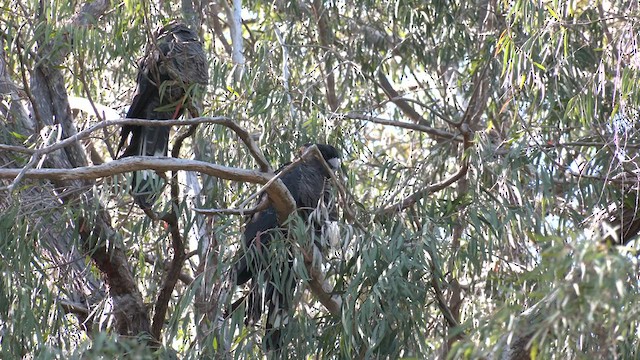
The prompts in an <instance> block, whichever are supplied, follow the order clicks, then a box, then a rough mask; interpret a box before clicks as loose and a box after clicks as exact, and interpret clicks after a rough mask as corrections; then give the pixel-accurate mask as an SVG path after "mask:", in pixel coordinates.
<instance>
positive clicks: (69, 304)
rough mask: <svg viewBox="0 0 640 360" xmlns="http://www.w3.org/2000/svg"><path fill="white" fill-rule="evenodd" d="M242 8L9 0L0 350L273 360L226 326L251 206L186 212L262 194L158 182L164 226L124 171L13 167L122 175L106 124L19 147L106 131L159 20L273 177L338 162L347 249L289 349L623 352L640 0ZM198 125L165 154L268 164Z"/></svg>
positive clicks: (303, 252)
mask: <svg viewBox="0 0 640 360" xmlns="http://www.w3.org/2000/svg"><path fill="white" fill-rule="evenodd" d="M239 3H240V1H233V2H230V1H222V2H217V1H216V2H210V3H201V2H197V1H196V2H193V3H191V2H188V1H182V2H181V3H180V5H177V4H173V3H171V2H162V3H160V4H158V3H150V2H132V1H124V2H113V3H109V2H107V1H100V0H97V1H95V2H93V3H86V4H85V3H82V2H56V1H54V2H35V1H26V2H25V1H13V0H3V2H2V4H1V8H2V16H1V17H0V30H1V31H0V33H1V37H0V39H1V40H0V44H2V49H1V50H2V51H1V52H0V55H1V57H0V65H2V66H0V91H1V93H2V98H1V102H0V121H1V122H0V124H1V126H0V143H1V144H2V145H0V164H1V165H2V166H1V167H0V179H2V180H0V186H2V187H1V189H0V210H1V211H2V212H1V213H0V273H1V274H2V276H0V343H1V346H0V357H1V358H7V359H11V358H20V357H23V356H26V357H31V358H43V359H44V358H53V357H61V356H65V357H71V358H79V357H86V358H92V357H93V356H95V357H96V358H99V357H103V358H104V357H109V356H115V355H117V354H129V355H131V356H132V357H134V358H136V357H145V356H152V355H151V354H155V355H158V354H160V355H161V356H163V357H171V358H173V357H178V358H213V357H229V358H258V357H260V356H262V355H263V349H262V347H261V342H262V335H263V328H262V327H261V326H260V324H257V325H249V326H246V325H245V324H244V314H243V312H242V309H240V310H239V311H235V312H233V313H231V314H229V313H227V310H228V309H229V307H230V304H231V303H232V302H233V301H234V300H236V299H237V298H238V297H239V296H241V294H242V291H243V290H242V289H235V288H234V286H232V285H231V282H230V275H229V273H230V269H231V268H232V267H233V264H234V263H235V262H236V261H237V260H238V258H237V256H236V252H237V250H238V248H239V247H240V241H241V239H242V230H243V224H244V221H245V219H244V216H241V215H238V214H231V213H230V212H229V211H227V212H220V213H218V214H216V215H214V216H208V215H203V214H202V213H200V212H197V211H195V210H194V209H195V208H215V209H239V208H243V209H247V208H250V207H251V206H253V205H252V204H253V202H252V201H248V202H247V201H246V200H247V199H249V198H250V197H252V195H254V194H255V193H256V191H257V190H258V189H259V188H260V185H258V184H254V183H251V182H246V181H240V180H238V179H234V178H228V179H223V178H218V177H215V176H211V175H210V174H209V175H207V174H204V173H199V172H187V171H176V172H175V173H174V172H167V177H168V178H171V177H172V176H174V174H175V178H174V179H176V180H175V181H176V184H177V186H176V188H175V189H169V188H167V189H165V192H164V197H163V198H162V199H161V200H160V201H158V202H157V203H156V208H155V210H156V211H157V212H158V213H160V214H163V213H164V214H174V215H175V217H174V218H171V217H167V218H164V219H152V218H151V217H149V216H148V214H146V213H144V212H143V211H141V210H140V209H139V208H138V207H137V206H135V205H134V204H133V201H132V198H131V196H130V195H129V194H128V191H129V186H128V184H127V179H128V178H129V175H127V174H121V173H120V172H113V173H109V174H108V175H106V176H105V175H99V176H94V177H87V178H83V179H74V180H69V179H66V178H63V177H60V176H58V177H55V176H52V175H50V174H49V175H47V174H44V175H42V176H40V177H39V178H35V175H33V174H31V173H30V172H29V171H23V172H19V174H16V172H9V170H12V169H18V170H17V171H19V169H23V168H27V169H39V168H61V169H67V168H72V167H86V168H88V169H91V168H95V167H97V166H104V165H106V164H108V163H110V162H115V161H118V160H117V159H116V157H117V156H116V154H115V153H114V148H115V146H116V145H117V141H118V134H119V129H120V127H119V126H107V127H104V128H101V129H98V130H96V131H94V132H92V133H91V136H88V137H85V138H83V139H82V140H81V141H79V142H69V144H68V145H67V146H66V147H64V148H62V149H57V150H55V151H51V152H49V151H46V153H42V152H37V151H36V152H33V151H32V150H35V149H47V146H50V145H53V144H56V143H58V142H60V141H63V139H65V138H67V137H69V136H72V135H73V134H74V133H76V131H81V130H83V129H88V128H90V127H91V126H93V125H95V124H98V123H100V122H101V121H103V120H104V119H105V118H107V119H116V118H119V117H121V116H122V115H123V114H124V113H125V110H126V107H127V106H128V104H129V103H130V101H131V96H132V93H133V90H134V88H135V77H136V72H137V65H136V64H137V60H138V59H139V58H140V57H141V56H143V54H144V52H145V48H146V46H147V44H148V42H149V39H150V37H151V34H152V33H153V31H154V29H155V28H156V27H157V26H159V25H162V24H165V23H168V22H169V21H170V20H173V19H179V20H181V21H183V22H185V23H187V24H188V25H189V26H191V27H192V28H194V29H198V32H199V33H200V35H201V37H202V39H203V43H204V47H205V51H206V53H207V54H208V56H209V61H210V65H209V84H208V87H207V91H206V93H205V94H204V97H203V104H202V106H201V107H202V109H201V110H202V116H207V117H218V116H225V117H227V118H229V119H232V120H233V121H234V122H235V123H236V124H238V125H239V126H240V127H241V128H243V129H245V130H246V131H248V132H249V133H250V134H252V135H253V136H252V138H254V139H259V140H256V142H257V144H258V146H259V148H260V149H261V150H262V152H263V153H264V155H265V157H266V159H267V160H268V161H269V163H270V164H271V166H272V167H273V168H277V167H279V166H280V165H281V164H283V163H286V162H288V161H291V160H292V159H294V158H296V157H297V156H298V155H299V154H298V150H297V149H298V148H299V147H300V146H302V145H303V144H306V143H310V142H321V143H328V144H332V145H334V146H336V147H337V148H338V149H339V150H340V152H341V154H342V160H343V167H342V171H340V173H339V174H338V182H337V183H334V188H335V191H334V192H335V193H336V196H337V198H338V206H339V208H340V219H339V221H338V222H337V224H336V228H334V229H333V234H334V235H333V237H334V238H335V237H336V236H337V237H338V241H337V243H338V244H337V246H336V247H334V248H333V249H331V250H328V251H326V252H325V254H323V255H322V257H321V258H322V260H320V256H319V255H318V254H316V258H315V261H316V263H317V262H319V261H321V262H322V265H321V273H322V274H323V277H324V278H325V280H326V284H325V289H324V291H325V292H326V294H325V295H329V297H331V296H333V298H332V299H331V300H330V301H337V303H338V304H339V305H340V307H339V310H338V311H337V312H332V311H331V310H330V308H329V307H330V306H328V305H327V303H326V301H320V299H319V296H321V295H319V292H318V290H317V289H314V291H308V289H307V288H308V286H301V287H299V288H298V290H297V292H296V301H297V306H296V311H295V316H293V317H292V318H291V319H290V320H289V324H288V325H287V327H286V337H287V339H288V340H289V341H290V344H289V346H288V347H287V348H286V350H285V351H286V356H287V357H289V358H303V357H308V358H311V357H312V356H314V357H315V356H317V357H319V358H346V359H351V358H446V357H449V358H505V359H522V358H558V359H564V358H623V359H628V358H637V357H638V356H639V355H638V352H639V351H638V348H639V347H640V343H639V341H638V330H637V329H638V328H639V327H640V323H639V322H638V319H639V316H638V314H639V313H640V305H639V303H638V301H637V298H638V296H639V295H640V294H639V292H640V289H639V288H638V260H637V251H638V245H637V243H636V237H637V236H636V235H637V232H638V229H639V228H640V220H639V219H638V216H637V215H636V214H637V209H638V201H637V198H638V196H637V191H639V189H640V186H638V184H639V182H640V180H639V178H638V176H639V174H640V170H638V168H639V166H638V165H640V163H639V161H638V157H637V150H638V148H639V147H640V137H639V136H638V126H637V123H636V118H637V113H638V111H637V109H638V106H640V97H639V96H638V94H636V90H637V84H638V75H639V72H638V70H639V67H640V57H639V55H638V40H639V39H638V32H639V31H638V30H639V29H638V24H637V17H638V15H639V14H640V13H639V9H638V6H637V3H635V2H629V1H620V2H615V3H612V2H599V1H597V2H594V3H589V2H584V1H574V2H563V1H547V2H529V1H524V0H515V1H491V0H487V1H485V0H478V1H471V2H467V1H444V2H423V1H399V0H398V1H393V2H386V1H385V2H379V1H368V0H365V1H359V2H335V1H320V0H315V1H312V2H305V1H288V0H276V1H271V2H263V1H245V2H243V3H242V4H241V6H242V11H241V12H240V15H241V17H242V26H241V27H240V26H237V24H234V21H233V14H234V10H236V11H237V10H238V9H237V8H235V9H234V7H237V6H238V5H240V4H239ZM9 14H11V15H9ZM238 29H239V30H238ZM238 31H241V39H242V43H239V42H237V39H238V37H236V40H235V41H234V40H233V39H234V36H233V35H234V34H236V33H237V32H238ZM234 49H237V50H241V51H242V55H243V56H238V54H236V55H235V56H234V55H233V50H234ZM67 105H69V106H70V107H71V109H72V111H71V112H69V111H68V106H67ZM67 115H68V116H67ZM188 128H189V127H188V126H175V127H174V132H173V136H172V139H174V140H176V139H178V138H184V139H185V140H184V143H182V141H180V144H181V148H180V146H177V147H175V144H176V141H174V142H172V144H171V145H170V146H172V147H174V150H175V149H176V148H180V151H179V156H178V157H180V158H182V159H196V160H200V161H205V162H209V163H213V164H219V165H223V166H227V167H231V168H239V169H258V167H259V164H258V163H257V161H256V158H255V157H254V156H253V155H252V153H251V151H250V149H249V148H248V147H247V145H246V143H245V142H244V141H241V139H240V136H238V133H237V132H235V131H232V129H230V128H229V127H228V126H224V124H222V125H221V124H220V123H214V121H210V122H208V123H206V122H205V123H202V124H200V125H199V126H198V127H197V128H196V129H195V132H194V133H193V134H191V133H186V131H187V130H188ZM182 135H184V136H182ZM174 155H177V154H175V153H174ZM3 171H6V172H3ZM125 173H128V172H125ZM175 190H179V194H177V193H175ZM172 191H173V194H172ZM300 220H301V219H299V218H296V217H295V216H292V217H291V218H290V219H289V221H287V225H286V226H288V227H289V229H290V231H289V234H290V236H289V239H288V240H289V241H291V242H292V243H293V244H295V245H296V246H294V247H293V250H292V252H293V255H294V257H295V258H296V260H297V261H296V264H295V265H294V272H296V274H297V275H298V276H300V277H301V278H303V279H306V281H304V283H305V284H307V283H311V282H312V280H313V279H316V278H317V274H315V275H314V274H312V273H310V271H309V270H310V269H309V267H307V266H305V265H304V264H305V262H306V263H308V262H309V261H308V260H309V250H310V248H311V244H312V241H311V240H310V239H309V233H310V231H309V228H308V225H306V224H305V222H304V221H300ZM94 226H95V227H94ZM92 229H93V230H92ZM95 229H98V230H95ZM326 236H327V237H330V236H331V235H326ZM177 239H179V240H180V242H179V243H177V242H176V241H177ZM323 240H327V241H328V240H329V239H323ZM333 240H335V239H333ZM287 249H288V247H284V246H283V247H277V246H276V247H274V249H272V250H273V251H274V252H276V253H279V254H281V255H283V254H284V253H285V252H286V251H287ZM118 259H120V260H121V259H124V263H118V262H117V261H116V260H118ZM176 259H177V260H176ZM176 262H178V263H179V264H178V266H177V267H176V266H174V264H175V263H176ZM176 270H177V272H176ZM172 274H173V275H172ZM116 275H117V276H116ZM174 275H175V281H177V282H176V283H175V286H172V285H171V284H170V281H168V280H167V279H171V278H172V276H174ZM114 276H115V277H114ZM321 280H322V279H321ZM129 285H131V286H129ZM327 285H330V286H329V288H327ZM127 286H129V287H127ZM125 288H127V289H129V290H131V289H135V291H133V293H126V294H125V292H124V290H125ZM163 302H165V303H166V304H167V306H168V308H167V311H166V314H165V313H164V312H163V310H162V306H159V304H161V303H163ZM143 313H146V314H147V315H148V317H149V319H146V320H145V319H140V318H139V317H137V316H139V314H143ZM123 314H124V315H123ZM131 314H133V315H131ZM145 321H146V323H145ZM149 321H151V323H152V324H151V326H149ZM132 329H138V330H140V329H143V330H144V329H146V331H140V332H139V331H134V330H132ZM155 355H154V356H155ZM271 355H274V356H283V357H284V356H285V355H284V354H271Z"/></svg>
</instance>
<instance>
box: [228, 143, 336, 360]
mask: <svg viewBox="0 0 640 360" xmlns="http://www.w3.org/2000/svg"><path fill="white" fill-rule="evenodd" d="M308 146H311V144H307V145H305V147H303V150H304V149H306V148H307V147H308ZM316 146H317V147H318V149H319V150H320V152H321V153H322V157H323V158H324V160H325V161H326V162H327V164H328V165H329V168H330V169H331V170H337V169H338V168H339V167H340V155H339V154H338V151H337V150H336V148H334V147H333V146H331V145H323V144H316ZM287 165H288V164H285V165H284V166H282V167H281V168H280V169H279V170H278V171H277V172H280V171H282V170H283V169H284V168H285V167H286V166H287ZM330 176H331V175H330V173H329V171H328V170H327V169H326V167H325V166H324V165H323V164H322V162H321V161H320V159H318V158H317V157H309V158H307V159H305V160H304V161H303V162H301V163H299V164H298V165H296V166H295V167H293V168H292V169H289V170H288V172H286V173H285V174H283V175H282V177H281V178H280V179H281V180H282V182H283V183H284V185H285V186H286V187H287V189H288V190H289V192H290V193H291V195H292V196H293V199H294V200H295V201H296V208H297V212H298V215H300V217H301V218H302V220H303V221H305V222H307V223H308V222H312V224H311V225H312V228H313V229H314V231H316V232H317V231H319V228H320V227H321V225H322V224H319V223H318V221H317V220H316V219H313V217H314V216H313V215H312V214H313V213H314V210H315V209H316V208H317V207H319V206H328V207H330V209H329V211H328V212H327V213H328V214H329V219H327V220H337V214H336V211H335V208H333V207H332V205H331V204H332V203H331V201H330V187H329V185H330V184H329V181H328V180H329V179H330ZM264 196H266V195H264ZM278 234H285V230H284V229H282V228H281V224H279V222H278V218H277V214H276V210H275V208H274V207H273V206H269V207H268V208H267V209H265V210H263V211H260V212H258V213H256V214H254V215H253V216H252V217H251V219H250V220H249V222H248V224H247V225H246V227H245V231H244V247H243V249H244V252H243V254H242V256H241V258H240V260H239V261H238V263H237V265H236V267H235V270H236V284H237V285H242V284H244V283H246V282H248V281H249V280H252V284H251V291H250V293H249V295H248V296H247V304H246V312H247V316H246V320H247V322H255V321H257V320H258V319H259V318H260V316H261V315H262V313H263V312H264V310H265V307H266V308H268V315H267V319H266V325H265V337H264V340H263V345H264V347H265V349H266V350H277V349H279V348H281V347H282V345H283V344H282V339H281V329H282V326H283V325H284V324H285V323H286V321H287V320H286V318H287V314H288V312H289V310H291V298H292V296H293V293H294V291H295V287H296V285H297V282H298V281H297V279H295V276H294V274H293V269H292V267H293V259H292V257H291V255H290V254H288V253H287V254H281V255H283V256H280V257H279V258H280V259H282V258H284V261H280V262H278V261H277V260H276V259H274V258H273V256H271V255H270V251H269V250H270V249H269V248H270V245H271V243H272V241H274V240H275V239H276V238H277V236H278ZM315 244H316V246H318V245H319V244H318V243H317V242H316V243H315ZM258 278H261V279H262V280H263V283H265V286H264V288H260V287H259V286H258V284H257V280H258ZM241 301H244V298H243V299H240V300H238V301H237V302H236V303H235V304H233V305H232V310H233V309H235V308H237V307H238V306H239V305H240V302H241Z"/></svg>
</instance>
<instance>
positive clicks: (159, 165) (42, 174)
mask: <svg viewBox="0 0 640 360" xmlns="http://www.w3.org/2000/svg"><path fill="white" fill-rule="evenodd" d="M139 170H156V171H176V170H184V171H196V172H200V173H203V174H207V175H210V176H213V177H217V178H221V179H225V180H234V181H243V182H250V183H257V184H266V183H269V184H268V186H263V187H262V189H263V190H266V192H267V194H268V195H269V198H270V200H271V201H272V203H273V205H274V207H275V208H276V211H277V212H278V217H280V218H282V219H286V218H287V217H288V216H289V214H291V213H292V212H293V211H294V210H295V201H294V200H293V198H292V197H291V194H290V193H289V191H288V190H287V188H286V187H285V186H284V184H283V183H282V181H279V180H277V179H276V180H273V181H270V180H271V179H273V177H274V175H273V174H269V173H262V172H260V171H257V170H245V169H238V168H231V167H227V166H221V165H216V164H211V163H208V162H204V161H197V160H187V159H176V158H169V157H144V156H130V157H126V158H123V159H118V160H114V161H111V162H108V163H105V164H102V165H95V166H83V167H77V168H71V169H67V168H62V169H53V168H47V169H28V170H26V171H24V177H26V178H31V179H47V180H89V179H91V180H93V179H98V178H104V177H109V176H113V175H117V174H122V173H126V172H131V171H139ZM22 171H23V170H22V169H0V179H7V178H15V177H16V176H18V174H20V173H21V172H22Z"/></svg>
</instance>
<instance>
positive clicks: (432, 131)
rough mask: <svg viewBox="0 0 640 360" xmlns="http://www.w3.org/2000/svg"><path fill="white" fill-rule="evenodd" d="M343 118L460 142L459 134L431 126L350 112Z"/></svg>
mask: <svg viewBox="0 0 640 360" xmlns="http://www.w3.org/2000/svg"><path fill="white" fill-rule="evenodd" d="M343 116H344V117H345V118H347V119H354V120H365V121H370V122H372V123H376V124H381V125H389V126H397V127H399V128H403V129H409V130H416V131H420V132H424V133H427V134H429V135H432V136H434V137H436V138H444V139H449V140H453V141H458V142H461V141H462V136H461V135H460V134H455V133H451V132H449V131H446V130H440V129H436V128H433V127H431V126H426V125H421V124H414V123H408V122H402V121H394V120H388V119H382V118H379V117H376V116H370V115H364V114H357V113H355V112H350V113H348V114H345V115H343Z"/></svg>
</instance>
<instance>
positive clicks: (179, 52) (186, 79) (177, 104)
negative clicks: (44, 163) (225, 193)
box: [117, 22, 208, 208]
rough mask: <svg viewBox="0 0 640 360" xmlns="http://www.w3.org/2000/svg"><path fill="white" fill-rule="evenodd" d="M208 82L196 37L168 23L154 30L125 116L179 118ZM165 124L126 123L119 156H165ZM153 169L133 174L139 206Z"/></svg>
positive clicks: (149, 199) (145, 203) (150, 193)
mask: <svg viewBox="0 0 640 360" xmlns="http://www.w3.org/2000/svg"><path fill="white" fill-rule="evenodd" d="M207 81H208V63H207V58H206V56H205V53H204V50H203V48H202V43H201V42H200V40H199V39H198V35H197V34H196V33H195V32H194V31H192V30H191V29H189V28H188V27H187V26H185V25H183V24H180V23H177V22H172V23H170V24H168V25H166V26H164V27H163V28H161V29H160V30H159V31H157V32H156V33H155V34H154V38H153V41H151V44H150V45H149V47H148V49H147V52H146V55H145V56H144V58H143V59H142V60H140V63H139V69H138V77H137V85H136V91H135V94H134V96H133V101H132V103H131V106H130V107H129V111H128V112H127V118H134V119H149V120H167V119H177V118H178V117H180V116H181V115H182V114H183V113H184V112H185V110H186V109H188V108H190V107H193V105H194V104H193V101H194V98H196V97H197V96H198V95H199V94H201V93H202V90H203V88H204V87H205V86H206V85H207ZM170 130H171V127H169V126H138V125H125V126H123V127H122V132H121V134H120V143H119V144H118V150H117V154H120V150H121V149H122V148H123V146H124V145H125V143H126V142H127V140H128V145H127V146H126V148H125V150H124V152H123V153H122V155H121V156H120V157H127V156H167V150H168V145H169V132H170ZM154 183H156V184H158V183H160V180H159V179H158V177H157V176H156V175H155V174H154V173H153V171H139V172H134V174H133V181H132V184H131V190H132V194H133V196H134V199H135V201H136V203H138V205H140V206H141V207H142V208H150V207H151V205H152V204H153V202H154V200H155V197H156V196H157V194H156V191H157V188H158V186H157V185H154Z"/></svg>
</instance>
